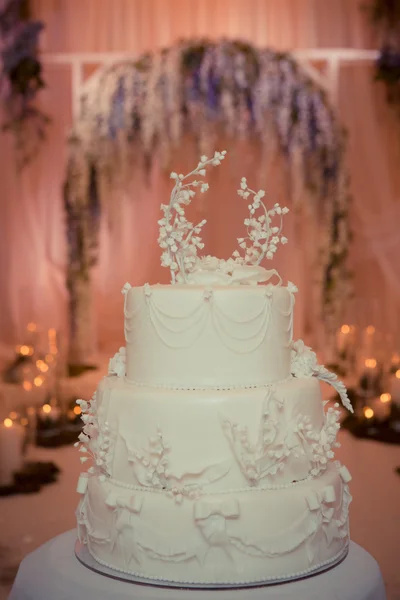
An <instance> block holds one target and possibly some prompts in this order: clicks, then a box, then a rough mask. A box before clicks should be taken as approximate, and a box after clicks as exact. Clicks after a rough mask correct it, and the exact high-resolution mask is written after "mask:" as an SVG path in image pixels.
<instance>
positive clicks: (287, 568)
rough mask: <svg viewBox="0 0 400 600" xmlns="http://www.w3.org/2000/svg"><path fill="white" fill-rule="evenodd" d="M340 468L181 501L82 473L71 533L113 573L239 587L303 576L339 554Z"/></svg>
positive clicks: (343, 475)
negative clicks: (75, 521)
mask: <svg viewBox="0 0 400 600" xmlns="http://www.w3.org/2000/svg"><path fill="white" fill-rule="evenodd" d="M349 479H350V476H349V473H348V471H347V469H346V468H345V467H341V466H340V465H338V464H332V465H331V466H330V467H329V468H328V469H327V471H326V472H325V473H324V474H323V475H322V476H321V477H318V478H317V479H313V480H308V481H303V482H300V483H295V484H291V485H289V486H287V487H284V488H278V489H268V490H262V489H257V488H251V489H243V490H232V491H229V492H226V493H210V494H203V495H202V496H201V497H198V498H193V499H188V498H182V497H179V496H175V497H174V496H172V497H171V496H168V495H167V494H166V493H165V492H164V491H162V490H160V491H146V490H141V489H138V488H136V489H134V490H133V489H127V488H126V487H122V486H119V485H118V484H117V483H116V482H110V481H109V480H105V481H101V480H100V479H99V478H98V477H97V476H96V475H91V476H89V478H88V480H87V485H84V486H83V485H80V486H79V487H80V489H81V490H83V488H85V487H86V490H85V491H84V493H83V495H82V498H81V501H80V504H79V507H78V511H77V518H78V532H79V538H80V540H81V542H84V543H86V544H87V547H88V550H89V552H90V554H91V555H92V556H93V557H94V558H95V559H96V560H97V561H98V562H99V563H101V564H103V565H105V566H107V567H111V568H113V569H115V570H117V571H121V572H124V573H130V574H133V575H136V576H138V577H144V578H148V579H150V580H151V579H157V580H165V581H170V582H178V583H182V584H185V583H188V584H189V583H190V584H199V585H201V584H213V583H214V584H227V585H232V584H233V585H234V584H244V583H255V582H257V581H267V580H274V579H291V578H293V577H300V576H302V575H307V574H310V573H312V572H313V571H316V570H319V569H320V568H322V567H324V566H328V565H329V564H330V563H333V562H335V561H336V560H337V559H338V558H339V557H340V555H341V554H343V553H344V552H345V549H346V546H347V544H348V542H349V538H348V507H349V504H350V501H351V496H350V493H349V490H348V486H347V482H348V481H349Z"/></svg>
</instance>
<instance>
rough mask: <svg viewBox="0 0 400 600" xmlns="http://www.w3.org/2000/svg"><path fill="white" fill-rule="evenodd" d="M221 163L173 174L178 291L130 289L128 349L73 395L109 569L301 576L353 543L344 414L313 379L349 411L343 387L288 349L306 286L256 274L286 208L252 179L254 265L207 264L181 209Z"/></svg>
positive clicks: (248, 244) (164, 239)
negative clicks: (93, 388) (341, 437)
mask: <svg viewBox="0 0 400 600" xmlns="http://www.w3.org/2000/svg"><path fill="white" fill-rule="evenodd" d="M223 158H224V153H216V154H215V155H214V157H213V158H212V159H211V160H208V159H207V158H206V157H202V158H201V161H200V163H199V165H198V167H197V169H195V170H194V171H193V172H192V173H191V174H190V175H189V176H186V177H183V176H178V175H176V174H174V173H173V174H172V177H173V178H174V179H175V187H174V190H173V192H172V194H171V201H170V204H169V205H167V206H164V207H162V208H163V212H164V218H163V219H161V221H160V238H159V242H160V246H161V248H162V249H163V256H162V262H163V264H164V265H165V266H168V267H169V268H170V269H171V273H172V282H173V283H172V284H171V285H154V286H150V285H145V286H143V287H140V288H134V287H131V286H130V285H129V284H126V285H125V286H124V289H123V294H124V296H125V339H126V349H125V348H121V349H120V351H119V352H118V353H117V354H116V355H115V356H114V358H113V359H112V360H111V361H110V373H109V375H108V377H105V378H104V379H103V380H102V381H101V383H100V384H99V387H98V389H97V392H96V394H95V395H94V397H93V399H92V401H91V402H85V401H79V403H80V406H81V408H82V417H83V420H84V423H85V427H84V432H83V433H82V434H81V436H80V443H79V446H80V450H81V451H82V452H83V456H82V461H83V462H85V460H88V459H90V458H92V460H93V464H92V465H91V466H90V468H89V470H88V472H87V473H83V474H82V475H81V477H80V480H79V483H78V491H79V492H80V493H81V495H82V496H81V501H80V504H79V507H78V510H77V520H78V532H79V538H80V540H81V542H83V543H85V544H87V549H88V551H89V552H90V554H91V555H92V556H93V557H94V558H95V559H96V560H97V561H98V562H99V563H101V564H102V565H104V566H106V567H109V568H112V569H115V570H117V571H121V572H124V573H129V574H132V575H136V576H137V577H142V578H147V579H150V580H154V581H155V582H156V581H160V580H161V581H167V582H175V583H180V584H197V585H200V586H201V585H207V584H224V585H238V584H246V583H247V584H251V583H256V582H265V581H274V580H284V579H290V578H296V577H300V576H303V575H305V574H308V573H312V572H314V571H318V570H320V569H322V568H324V567H326V566H328V565H330V564H334V563H335V562H337V561H338V560H340V559H341V558H342V557H343V556H344V555H345V553H346V550H347V545H348V542H349V537H348V507H349V503H350V501H351V496H350V493H349V489H348V483H349V481H350V475H349V472H348V470H347V469H346V467H344V466H341V465H340V464H339V463H338V462H336V461H334V460H333V457H334V453H333V449H334V447H335V446H336V445H337V443H336V435H337V431H338V429H339V424H338V416H339V411H338V405H337V404H336V405H335V406H332V407H329V408H327V407H326V406H325V404H326V403H324V402H323V401H322V398H321V392H320V383H319V380H322V381H327V382H329V383H331V384H332V385H333V386H334V387H335V388H336V389H337V391H338V392H339V394H340V396H341V398H342V401H343V403H344V404H345V405H346V406H347V408H349V409H351V406H350V404H349V402H348V398H347V395H346V390H345V388H344V386H343V385H342V384H341V383H340V382H339V381H337V379H336V376H335V375H332V374H331V373H329V372H328V371H327V370H326V369H325V368H324V367H322V366H319V365H318V364H317V361H316V356H315V354H314V353H313V352H312V351H311V350H310V349H309V348H307V347H306V346H304V344H303V343H302V342H301V341H297V342H293V340H292V324H293V307H294V294H295V292H296V291H297V289H296V287H295V286H294V285H293V284H291V283H289V284H288V285H286V286H284V285H283V284H282V282H281V280H280V278H279V276H278V274H277V273H276V271H267V270H265V269H264V268H262V267H260V266H259V263H260V262H261V259H262V258H264V257H267V258H271V257H272V256H273V254H274V252H275V250H276V247H277V245H278V244H279V243H285V241H286V240H285V238H284V237H283V236H282V235H281V226H280V227H273V226H272V221H273V218H274V217H276V216H278V217H279V216H280V217H281V216H282V215H283V214H285V213H286V212H287V209H285V208H281V207H279V206H278V205H275V206H274V207H273V209H271V210H267V209H266V208H265V207H264V204H263V203H262V200H261V199H262V197H263V195H264V193H263V192H262V191H260V192H257V193H255V192H253V191H252V190H250V189H249V188H248V186H247V182H246V181H245V180H244V179H242V182H241V189H240V190H239V195H240V196H242V197H244V198H245V199H248V198H249V199H250V200H247V202H249V201H250V202H251V203H250V204H249V209H250V218H249V219H246V221H245V224H246V226H247V231H248V237H247V238H243V239H240V240H239V245H240V247H241V248H243V251H244V256H243V257H241V256H240V254H239V253H238V252H236V253H234V255H233V258H232V259H229V260H228V261H223V260H219V259H216V258H211V257H205V258H198V257H197V249H198V248H201V247H202V243H201V240H200V238H199V236H198V233H199V232H200V230H201V227H202V226H203V224H204V222H202V223H200V224H199V225H197V226H193V225H192V224H191V223H188V222H187V221H186V218H185V216H184V208H183V207H184V206H185V204H188V203H189V202H190V199H191V197H192V196H193V195H194V191H193V187H194V188H196V187H197V186H201V190H202V191H205V190H206V188H207V185H206V184H204V183H203V184H200V183H198V182H196V181H192V179H193V177H194V176H196V175H200V177H201V176H203V175H204V173H205V168H206V167H207V166H208V165H209V164H212V165H216V164H219V163H220V162H221V160H222V159H223ZM189 179H190V183H187V182H188V180H189ZM259 209H261V218H260V217H258V218H256V217H255V214H256V212H257V211H258V210H259ZM273 280H274V281H275V283H272V281H273Z"/></svg>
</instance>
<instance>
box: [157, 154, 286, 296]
mask: <svg viewBox="0 0 400 600" xmlns="http://www.w3.org/2000/svg"><path fill="white" fill-rule="evenodd" d="M225 155H226V150H223V151H222V152H218V151H216V152H215V153H214V156H213V158H211V159H209V158H208V157H207V156H205V155H203V156H202V157H201V159H200V162H199V163H198V165H197V167H196V168H195V169H194V170H193V171H191V172H190V173H188V175H182V174H180V175H177V173H175V172H173V173H171V179H174V180H175V186H174V188H173V190H172V192H171V197H170V202H169V204H162V205H161V210H162V212H163V213H164V217H163V218H162V219H160V220H159V221H158V224H159V226H160V234H159V238H158V243H159V245H160V247H161V249H162V250H163V253H162V255H161V265H162V266H163V267H167V268H169V269H170V271H171V279H172V283H199V279H198V277H195V278H193V274H194V273H198V272H200V273H201V272H203V271H215V272H218V273H221V275H218V281H219V282H220V283H221V282H225V283H228V284H229V283H250V282H254V283H257V280H259V281H260V282H261V281H263V280H264V279H263V277H262V275H263V274H262V273H261V271H264V269H262V270H261V269H260V273H257V270H254V269H253V271H252V273H251V278H249V273H247V276H245V275H244V274H243V269H241V270H240V275H238V273H237V268H238V267H247V266H252V267H258V266H259V265H260V263H261V262H262V260H263V259H264V258H267V259H272V258H273V256H274V254H275V252H276V251H277V248H278V245H279V244H286V242H287V238H286V237H285V236H283V235H282V225H283V218H282V217H283V215H285V214H287V213H288V212H289V209H288V208H287V207H286V206H285V207H283V208H281V207H280V206H279V204H275V205H274V207H273V208H272V209H270V210H267V208H266V206H265V204H264V203H263V201H262V198H263V197H264V196H265V191H264V190H259V191H258V192H255V191H254V190H252V189H251V188H249V187H248V185H247V180H246V178H245V177H242V179H241V183H240V189H239V190H238V192H237V193H238V195H239V196H240V197H242V198H244V199H245V200H248V199H249V198H252V202H251V204H249V205H248V209H249V212H250V216H249V218H247V219H245V220H244V224H245V226H246V228H247V236H246V237H242V238H238V243H239V246H240V248H242V250H244V255H243V256H241V255H240V252H239V251H238V250H235V251H234V252H233V254H232V258H230V259H228V260H224V259H218V258H216V257H213V256H205V257H199V256H198V250H202V249H203V248H204V243H203V242H202V238H201V237H200V235H199V234H200V233H201V230H202V228H203V226H204V225H205V224H206V220H202V221H200V222H199V223H198V224H197V225H193V223H191V222H189V221H187V219H186V217H185V210H184V206H187V205H189V204H190V202H191V200H192V199H193V198H194V196H195V195H196V192H195V191H194V189H193V188H198V187H200V192H206V191H207V190H208V188H209V186H208V183H204V182H200V181H197V180H196V179H195V180H193V181H190V178H191V177H194V176H195V175H200V176H201V177H204V176H205V175H206V167H208V166H210V165H212V166H214V167H216V166H218V165H220V164H221V161H222V160H223V159H224V158H225ZM258 210H261V213H262V214H261V215H260V216H258V217H256V216H255V215H256V212H257V211H258ZM275 216H280V224H279V226H274V227H273V226H272V218H273V217H275ZM268 277H269V275H267V277H266V278H265V279H267V278H268Z"/></svg>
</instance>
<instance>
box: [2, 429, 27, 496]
mask: <svg viewBox="0 0 400 600" xmlns="http://www.w3.org/2000/svg"><path fill="white" fill-rule="evenodd" d="M23 443H24V428H23V427H22V426H21V425H19V424H17V423H13V421H12V419H9V418H8V419H4V421H3V423H2V424H1V425H0V486H7V485H12V483H13V481H14V473H16V472H17V471H19V470H20V469H21V467H22V460H23Z"/></svg>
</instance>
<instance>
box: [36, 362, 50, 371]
mask: <svg viewBox="0 0 400 600" xmlns="http://www.w3.org/2000/svg"><path fill="white" fill-rule="evenodd" d="M36 366H37V368H38V369H39V371H41V372H42V373H46V372H47V371H48V370H49V365H46V363H45V362H44V360H37V361H36Z"/></svg>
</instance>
